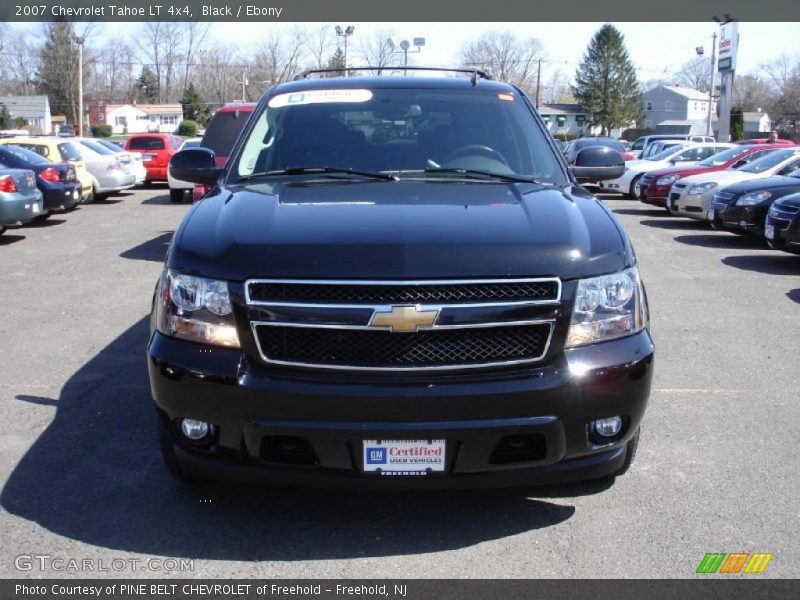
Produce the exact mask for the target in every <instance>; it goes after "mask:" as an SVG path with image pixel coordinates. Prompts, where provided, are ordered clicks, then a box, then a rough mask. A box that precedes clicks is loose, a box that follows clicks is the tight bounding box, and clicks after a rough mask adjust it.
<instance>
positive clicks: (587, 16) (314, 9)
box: [0, 0, 800, 34]
mask: <svg viewBox="0 0 800 600" xmlns="http://www.w3.org/2000/svg"><path fill="white" fill-rule="evenodd" d="M1 1H2V4H0V21H10V22H23V21H56V20H66V21H133V22H137V21H138V22H142V21H231V22H248V21H250V22H279V21H282V22H324V21H333V20H337V19H350V20H356V21H359V22H382V21H389V22H413V21H434V22H459V21H462V22H463V21H478V22H484V21H487V20H491V21H525V22H536V21H571V22H577V21H591V22H594V21H622V22H640V21H641V22H650V23H651V24H652V23H654V22H675V21H684V22H689V21H695V22H697V21H709V20H711V19H712V17H713V16H715V15H720V16H722V15H724V14H729V15H731V16H732V17H733V18H734V19H736V20H739V21H760V22H770V21H776V22H786V21H800V3H798V2H787V1H785V0H765V1H762V2H753V1H752V0H701V1H700V2H698V1H697V0H670V2H643V1H642V0H614V1H613V2H595V1H593V0H527V1H521V0H437V1H435V2H431V1H430V0H402V1H390V0H336V1H333V0H174V1H172V2H171V1H170V0H63V1H61V0H55V1H54V0H19V1H16V2H15V1H14V0H1ZM642 26H643V27H648V26H652V25H647V24H643V25H642ZM653 33H654V34H655V33H657V32H655V31H654V32H653Z"/></svg>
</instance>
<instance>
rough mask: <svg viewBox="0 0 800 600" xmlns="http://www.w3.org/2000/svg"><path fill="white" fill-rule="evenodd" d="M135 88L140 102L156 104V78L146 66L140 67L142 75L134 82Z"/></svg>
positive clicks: (157, 87) (157, 88) (157, 94)
mask: <svg viewBox="0 0 800 600" xmlns="http://www.w3.org/2000/svg"><path fill="white" fill-rule="evenodd" d="M135 87H136V90H137V94H136V95H137V97H138V99H139V100H140V101H144V102H146V103H151V104H152V103H157V102H158V96H159V91H158V90H159V85H158V78H157V77H156V74H155V73H153V71H152V70H150V67H148V66H147V65H145V66H144V67H142V73H141V74H140V75H139V79H137V80H136V85H135Z"/></svg>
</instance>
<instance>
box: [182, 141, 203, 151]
mask: <svg viewBox="0 0 800 600" xmlns="http://www.w3.org/2000/svg"><path fill="white" fill-rule="evenodd" d="M198 146H200V140H186V141H185V142H183V144H181V149H183V150H185V149H186V148H197V147H198Z"/></svg>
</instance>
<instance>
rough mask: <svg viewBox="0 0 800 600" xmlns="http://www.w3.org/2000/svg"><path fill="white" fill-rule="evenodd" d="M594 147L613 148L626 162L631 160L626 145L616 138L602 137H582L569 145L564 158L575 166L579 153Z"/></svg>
mask: <svg viewBox="0 0 800 600" xmlns="http://www.w3.org/2000/svg"><path fill="white" fill-rule="evenodd" d="M593 146H600V147H603V148H611V149H612V150H614V151H615V152H619V153H620V155H621V156H622V158H623V159H624V160H630V158H631V155H630V153H628V151H627V150H626V149H625V144H623V143H622V142H620V141H619V140H615V139H614V138H609V137H600V136H597V137H582V138H577V139H574V140H572V141H571V142H569V143H568V144H567V147H566V148H565V149H564V157H565V158H566V159H567V163H568V164H570V165H574V164H575V159H576V157H577V156H578V153H579V152H580V151H581V150H583V149H584V148H591V147H593Z"/></svg>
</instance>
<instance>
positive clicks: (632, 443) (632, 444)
mask: <svg viewBox="0 0 800 600" xmlns="http://www.w3.org/2000/svg"><path fill="white" fill-rule="evenodd" d="M641 431H642V428H641V427H639V429H637V430H636V433H634V434H633V437H632V438H631V439H630V440H629V441H628V450H627V452H626V453H625V462H624V463H622V466H621V467H620V468H619V470H618V471H617V472H616V473H614V476H615V477H619V476H620V475H624V474H625V473H627V472H628V469H630V468H631V465H632V464H633V459H634V458H636V449H637V448H638V447H639V434H640V433H641Z"/></svg>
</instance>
